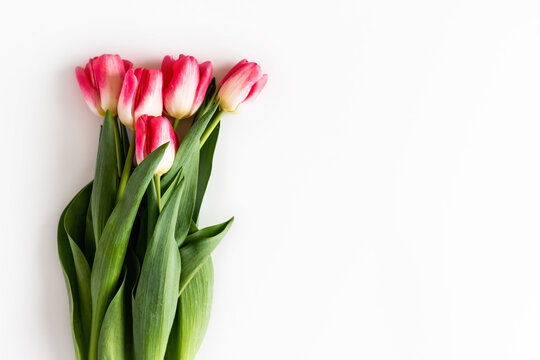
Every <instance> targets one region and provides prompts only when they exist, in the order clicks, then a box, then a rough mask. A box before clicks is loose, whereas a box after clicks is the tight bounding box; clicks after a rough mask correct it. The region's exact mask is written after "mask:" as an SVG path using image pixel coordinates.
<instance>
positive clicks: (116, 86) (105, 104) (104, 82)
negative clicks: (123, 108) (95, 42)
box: [92, 54, 125, 115]
mask: <svg viewBox="0 0 540 360" xmlns="http://www.w3.org/2000/svg"><path fill="white" fill-rule="evenodd" d="M92 67H93V71H94V76H95V79H96V84H97V86H98V89H99V97H100V102H101V108H102V109H104V110H109V111H110V112H111V114H112V115H116V106H117V103H118V98H119V96H120V91H121V90H122V83H123V80H124V75H125V65H124V61H123V60H122V58H121V57H120V56H118V55H108V54H106V55H101V56H100V57H98V58H97V59H95V60H93V61H92Z"/></svg>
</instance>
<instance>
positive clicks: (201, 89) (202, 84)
mask: <svg viewBox="0 0 540 360" xmlns="http://www.w3.org/2000/svg"><path fill="white" fill-rule="evenodd" d="M213 70H214V68H213V67H212V63H211V62H210V61H206V62H204V63H202V64H200V65H199V76H200V77H199V85H198V86H197V91H196V92H195V100H194V101H193V106H192V107H191V113H190V115H193V114H195V113H196V112H197V110H199V107H200V106H201V104H202V102H203V100H204V96H205V95H206V90H208V85H209V84H210V79H211V78H212V71H213Z"/></svg>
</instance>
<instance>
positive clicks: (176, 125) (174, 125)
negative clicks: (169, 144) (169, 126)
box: [173, 119, 180, 130]
mask: <svg viewBox="0 0 540 360" xmlns="http://www.w3.org/2000/svg"><path fill="white" fill-rule="evenodd" d="M179 123H180V119H174V124H173V129H174V130H176V128H177V127H178V124H179Z"/></svg>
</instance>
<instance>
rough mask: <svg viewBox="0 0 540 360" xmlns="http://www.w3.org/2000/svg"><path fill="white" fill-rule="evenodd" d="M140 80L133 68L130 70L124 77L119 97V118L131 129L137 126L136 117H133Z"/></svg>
mask: <svg viewBox="0 0 540 360" xmlns="http://www.w3.org/2000/svg"><path fill="white" fill-rule="evenodd" d="M138 86H139V80H138V79H137V76H135V74H134V71H133V69H130V70H128V72H127V73H126V76H125V77H124V84H123V85H122V91H121V92H120V98H119V99H118V118H119V119H120V121H121V122H122V124H124V125H125V126H127V127H128V128H130V129H134V128H135V118H134V117H133V108H134V107H135V95H136V94H137V88H138Z"/></svg>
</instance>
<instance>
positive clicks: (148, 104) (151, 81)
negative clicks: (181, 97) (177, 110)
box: [134, 70, 163, 119]
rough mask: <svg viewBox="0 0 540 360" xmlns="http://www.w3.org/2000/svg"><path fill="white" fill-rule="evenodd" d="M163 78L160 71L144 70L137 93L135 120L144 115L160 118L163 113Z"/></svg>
mask: <svg viewBox="0 0 540 360" xmlns="http://www.w3.org/2000/svg"><path fill="white" fill-rule="evenodd" d="M162 88H163V76H162V73H161V71H160V70H146V71H145V75H144V76H143V78H142V81H141V83H140V84H139V89H138V91H137V102H136V104H135V105H136V108H135V111H134V116H135V119H137V118H138V117H139V116H141V115H143V114H146V115H151V116H160V115H161V113H162V112H163V99H162V96H161V93H162Z"/></svg>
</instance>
